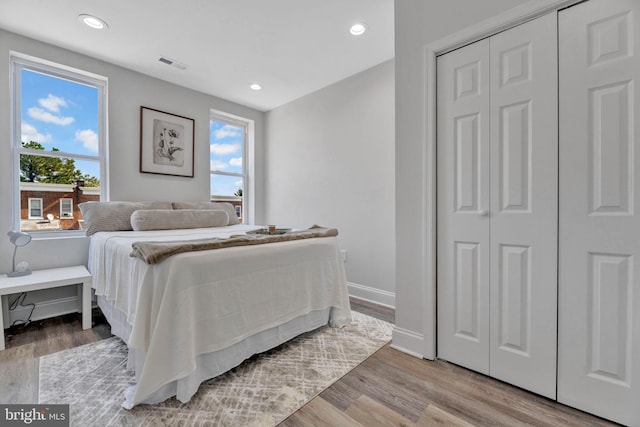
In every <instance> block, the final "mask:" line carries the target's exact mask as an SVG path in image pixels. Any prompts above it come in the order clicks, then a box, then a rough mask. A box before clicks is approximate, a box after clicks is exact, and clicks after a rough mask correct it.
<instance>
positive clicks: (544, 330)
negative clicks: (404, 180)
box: [437, 15, 558, 398]
mask: <svg viewBox="0 0 640 427" xmlns="http://www.w3.org/2000/svg"><path fill="white" fill-rule="evenodd" d="M556 35H557V21H556V16H555V15H549V16H545V17H542V18H540V19H537V20H535V21H532V22H529V23H527V24H524V25H521V26H518V27H516V28H514V29H511V30H508V31H505V32H503V33H501V34H498V35H496V36H493V37H491V38H489V39H485V40H483V41H480V42H477V43H473V44H471V45H468V46H466V47H464V48H461V49H459V50H456V51H454V52H451V53H448V54H446V55H443V56H441V57H439V58H438V63H437V64H438V102H437V106H438V147H437V148H438V153H437V155H438V159H437V160H438V357H440V358H443V359H446V360H449V361H451V362H454V363H457V364H460V365H462V366H465V367H468V368H470V369H473V370H476V371H479V372H482V373H485V374H489V375H491V376H494V377H497V378H500V379H502V380H504V381H507V382H510V383H512V384H515V385H518V386H520V387H523V388H526V389H529V390H532V391H535V392H537V393H540V394H543V395H545V396H549V397H552V398H554V397H555V387H556V325H557V323H556V319H557V316H556V308H557V274H556V272H557V270H556V266H557V253H556V251H557V213H558V210H557V191H558V181H557V176H558V173H557V166H558V164H557V153H558V145H557V39H556Z"/></svg>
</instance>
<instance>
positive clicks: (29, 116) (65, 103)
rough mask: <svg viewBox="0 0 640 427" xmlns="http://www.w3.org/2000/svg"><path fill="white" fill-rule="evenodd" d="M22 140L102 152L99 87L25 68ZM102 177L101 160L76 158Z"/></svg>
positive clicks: (93, 153) (79, 165)
mask: <svg viewBox="0 0 640 427" xmlns="http://www.w3.org/2000/svg"><path fill="white" fill-rule="evenodd" d="M21 79H22V87H21V91H22V93H21V95H22V98H21V99H22V106H21V107H22V108H21V115H22V116H21V128H22V141H23V142H29V141H36V142H39V143H40V144H42V145H43V146H44V148H45V150H51V149H52V148H53V147H55V148H57V149H59V150H60V151H65V152H68V153H74V154H86V155H91V156H97V155H98V89H96V88H95V87H91V86H85V85H82V84H79V83H75V82H71V81H68V80H63V79H59V78H55V77H51V76H47V75H44V74H40V73H36V72H33V71H29V70H22V75H21ZM75 164H76V167H77V168H78V169H80V170H82V172H83V173H88V174H90V175H93V176H96V177H98V178H99V174H98V171H99V167H98V164H97V162H91V161H79V160H76V161H75Z"/></svg>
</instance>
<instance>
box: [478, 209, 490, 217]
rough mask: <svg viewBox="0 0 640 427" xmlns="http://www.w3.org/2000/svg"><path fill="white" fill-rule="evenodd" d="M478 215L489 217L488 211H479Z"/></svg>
mask: <svg viewBox="0 0 640 427" xmlns="http://www.w3.org/2000/svg"><path fill="white" fill-rule="evenodd" d="M478 215H480V216H489V211H485V210H481V211H479V212H478Z"/></svg>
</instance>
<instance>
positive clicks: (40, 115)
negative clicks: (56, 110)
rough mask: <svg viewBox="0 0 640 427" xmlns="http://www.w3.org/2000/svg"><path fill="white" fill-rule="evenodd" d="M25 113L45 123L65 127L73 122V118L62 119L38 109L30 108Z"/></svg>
mask: <svg viewBox="0 0 640 427" xmlns="http://www.w3.org/2000/svg"><path fill="white" fill-rule="evenodd" d="M27 111H28V112H29V117H31V118H32V119H36V120H40V121H42V122H45V123H53V124H56V125H61V126H66V125H70V124H71V123H73V122H74V120H75V119H74V118H73V117H62V116H56V115H53V114H51V113H50V112H48V111H45V110H43V109H42V108H38V107H31V108H29V110H27Z"/></svg>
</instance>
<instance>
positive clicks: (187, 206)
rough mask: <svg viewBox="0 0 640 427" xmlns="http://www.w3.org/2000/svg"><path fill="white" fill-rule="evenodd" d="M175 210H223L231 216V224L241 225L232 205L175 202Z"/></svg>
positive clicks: (224, 203)
mask: <svg viewBox="0 0 640 427" xmlns="http://www.w3.org/2000/svg"><path fill="white" fill-rule="evenodd" d="M173 209H206V210H223V211H225V212H226V213H227V215H229V224H228V225H234V224H240V220H239V219H238V216H237V215H236V208H234V207H233V205H232V204H231V203H226V202H173Z"/></svg>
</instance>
